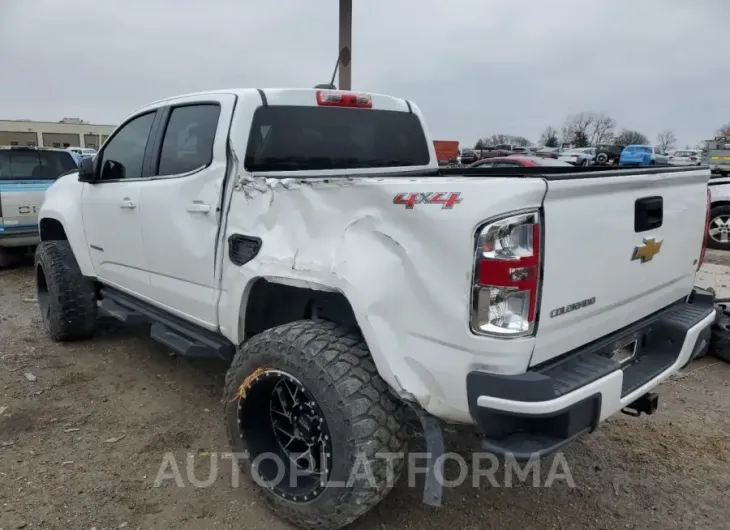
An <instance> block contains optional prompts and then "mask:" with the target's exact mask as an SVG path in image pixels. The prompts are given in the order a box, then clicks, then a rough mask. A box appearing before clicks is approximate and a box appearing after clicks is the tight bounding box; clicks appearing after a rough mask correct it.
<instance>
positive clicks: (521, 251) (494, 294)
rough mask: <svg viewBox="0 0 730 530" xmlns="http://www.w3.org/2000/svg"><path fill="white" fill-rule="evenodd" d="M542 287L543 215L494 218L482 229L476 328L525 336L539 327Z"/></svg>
mask: <svg viewBox="0 0 730 530" xmlns="http://www.w3.org/2000/svg"><path fill="white" fill-rule="evenodd" d="M539 285H540V213H539V212H538V211H533V212H524V213H520V214H514V215H510V216H509V217H504V218H502V219H497V220H494V221H490V222H488V223H487V224H485V225H484V226H482V227H481V228H480V229H479V231H478V232H477V248H476V263H475V274H474V285H473V294H472V313H471V329H472V332H474V333H476V334H480V335H492V336H498V337H520V336H524V335H530V334H532V333H533V332H534V330H535V321H536V315H537V295H538V288H539Z"/></svg>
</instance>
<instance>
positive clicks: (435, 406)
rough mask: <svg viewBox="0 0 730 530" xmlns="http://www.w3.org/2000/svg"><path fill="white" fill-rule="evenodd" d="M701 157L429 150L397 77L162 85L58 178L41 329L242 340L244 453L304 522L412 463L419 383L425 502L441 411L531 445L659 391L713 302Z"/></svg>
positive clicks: (338, 510)
mask: <svg viewBox="0 0 730 530" xmlns="http://www.w3.org/2000/svg"><path fill="white" fill-rule="evenodd" d="M709 176H710V173H709V170H707V169H706V168H699V169H691V168H658V169H657V168H645V169H619V170H617V169H612V168H562V167H554V168H517V169H509V168H494V169H472V170H461V171H459V170H453V171H439V170H438V167H437V160H436V155H435V153H434V150H433V142H432V141H431V138H430V136H429V134H428V132H427V129H426V126H425V123H424V119H423V116H422V115H421V113H420V111H419V110H418V108H417V107H416V105H414V104H413V103H411V102H409V101H406V100H403V99H398V98H394V97H388V96H383V95H376V94H357V93H351V92H338V91H329V90H307V89H297V90H283V89H276V90H273V89H272V90H260V89H245V90H226V91H216V92H206V93H200V94H193V95H188V96H181V97H175V98H170V99H166V100H164V101H158V102H156V103H153V104H151V105H149V106H146V107H144V108H141V109H139V110H138V111H136V112H135V113H134V114H133V115H132V116H130V117H129V118H128V119H127V120H126V121H125V122H124V123H123V124H122V125H121V126H119V128H118V129H117V130H116V131H115V132H114V133H113V135H112V136H111V137H110V138H109V140H108V141H107V142H106V144H105V145H104V146H103V147H102V149H101V150H100V151H99V154H98V155H97V156H96V157H95V158H94V159H93V161H92V159H86V160H85V161H84V162H83V163H82V166H81V168H80V170H79V171H78V172H77V173H73V174H70V175H67V176H64V177H62V178H61V179H59V180H58V181H57V182H56V183H55V184H54V185H53V186H52V187H51V188H50V189H49V190H48V191H47V192H46V197H45V202H44V204H43V206H42V209H41V211H40V235H41V239H42V243H41V245H40V246H39V248H38V251H37V255H36V262H35V274H36V278H37V288H38V302H39V306H40V309H41V313H42V317H43V321H44V323H45V325H46V327H47V329H48V331H49V333H50V335H51V337H52V338H53V340H57V341H68V340H76V339H85V338H89V337H91V336H92V335H93V333H94V330H95V327H96V325H97V316H98V315H101V314H104V315H107V316H109V315H111V316H113V317H116V318H118V319H119V320H121V321H123V322H126V323H129V324H134V325H141V326H148V327H149V330H150V334H151V336H152V337H153V338H154V339H156V340H158V341H160V342H162V343H163V344H165V345H166V346H168V347H169V348H170V349H171V350H173V351H174V352H177V353H179V354H183V355H195V356H211V357H221V358H224V359H229V360H232V364H231V366H230V369H229V372H228V376H227V379H226V388H225V396H224V402H225V424H226V427H227V430H228V435H229V438H230V443H231V445H232V447H233V450H234V451H235V452H237V453H242V454H246V455H248V456H247V457H246V458H242V459H241V461H240V462H241V466H242V467H243V469H244V470H245V472H246V473H245V475H246V476H247V477H249V478H251V479H252V480H255V481H256V483H257V484H258V485H259V486H260V490H261V491H262V492H263V494H264V495H265V496H266V497H267V498H268V499H269V500H270V501H271V502H272V504H273V506H274V509H275V510H276V512H277V513H278V514H279V515H281V516H282V517H284V518H286V519H287V520H289V521H291V522H293V523H294V524H296V525H299V526H302V527H306V528H322V529H324V528H340V527H342V526H345V525H347V524H349V523H350V522H352V521H354V520H355V519H356V518H358V517H359V516H361V515H363V514H364V513H365V512H367V511H368V510H369V509H370V508H372V507H373V506H374V505H375V504H377V503H378V502H379V501H380V500H381V499H382V498H383V497H384V496H385V495H386V493H387V492H388V491H389V490H390V489H391V487H392V485H393V475H395V476H397V474H398V473H399V472H400V471H401V470H402V468H403V460H400V459H399V460H397V461H396V462H395V463H394V462H393V460H392V459H390V458H389V457H388V455H387V453H391V454H398V453H403V452H404V451H405V450H406V442H407V436H406V430H405V423H404V413H405V412H406V410H407V409H408V408H411V409H412V410H414V411H416V413H417V414H418V415H419V417H420V418H421V422H422V424H423V427H424V429H425V434H426V437H425V438H426V440H427V444H428V450H429V451H430V452H432V454H433V456H434V459H435V460H436V462H432V466H431V468H430V472H429V473H430V474H429V475H428V476H427V477H426V488H425V494H424V498H425V500H426V501H427V502H429V503H431V504H438V502H439V498H440V497H439V495H440V489H439V488H438V484H437V483H438V476H439V475H438V473H437V471H438V467H439V465H440V463H439V461H438V459H436V457H437V456H438V454H439V453H441V452H443V451H444V448H443V439H442V437H441V429H440V426H441V425H442V424H443V422H446V423H452V424H474V425H476V426H477V427H478V428H479V430H480V431H481V434H482V436H483V440H484V442H483V443H484V447H485V448H486V449H488V450H490V451H492V452H494V453H496V454H501V455H505V454H509V455H513V456H515V457H517V458H522V459H525V458H530V457H531V456H532V455H540V456H541V455H546V454H549V453H551V452H553V451H555V450H557V449H558V448H559V447H561V446H563V445H564V444H566V443H568V442H570V441H572V440H574V439H576V438H577V437H579V436H581V435H583V434H585V433H588V432H590V431H592V430H594V429H595V428H596V427H597V425H598V424H599V423H600V422H601V421H602V420H604V419H606V418H607V417H609V416H611V415H612V414H614V413H616V412H618V411H622V410H623V411H625V412H629V413H633V414H640V413H642V412H645V413H652V412H654V411H655V409H656V407H657V397H656V394H653V393H652V390H653V389H654V388H655V387H656V386H657V385H658V384H659V383H660V382H661V381H663V380H664V379H666V378H667V377H668V376H669V375H670V374H672V373H674V372H676V371H677V370H679V369H680V368H681V367H682V366H684V365H685V364H686V363H688V362H689V361H690V360H691V359H692V358H693V357H694V356H696V355H698V354H700V353H701V352H702V350H704V349H706V348H707V342H708V336H709V333H710V325H711V323H712V322H713V319H714V309H713V306H712V297H711V295H710V294H708V293H705V292H703V291H701V290H697V289H695V288H694V282H695V273H696V271H697V269H698V268H699V266H700V265H701V262H702V259H703V254H704V238H703V235H704V234H706V233H707V231H706V226H707V213H708V209H707V204H708V197H707V182H708V180H709ZM364 463H365V464H367V470H366V471H363V469H362V465H363V464H364ZM355 467H358V469H357V470H353V468H355ZM353 471H355V474H354V475H353ZM389 475H390V476H389ZM353 476H354V477H355V478H354V479H353Z"/></svg>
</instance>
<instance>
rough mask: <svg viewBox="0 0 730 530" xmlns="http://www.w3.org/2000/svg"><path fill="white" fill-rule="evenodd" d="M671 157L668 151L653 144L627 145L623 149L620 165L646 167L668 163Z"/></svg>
mask: <svg viewBox="0 0 730 530" xmlns="http://www.w3.org/2000/svg"><path fill="white" fill-rule="evenodd" d="M668 162H669V157H668V156H667V154H666V153H662V152H661V150H660V149H659V148H657V147H655V146H653V145H627V146H626V147H625V148H624V150H623V151H621V157H620V158H619V161H618V165H619V166H623V167H630V166H634V167H638V166H641V167H645V166H654V165H666V164H667V163H668Z"/></svg>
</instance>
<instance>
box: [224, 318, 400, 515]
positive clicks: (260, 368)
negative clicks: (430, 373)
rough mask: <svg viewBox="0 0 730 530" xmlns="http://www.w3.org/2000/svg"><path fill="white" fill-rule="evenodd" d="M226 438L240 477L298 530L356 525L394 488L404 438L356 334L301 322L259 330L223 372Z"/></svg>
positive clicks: (392, 402)
mask: <svg viewBox="0 0 730 530" xmlns="http://www.w3.org/2000/svg"><path fill="white" fill-rule="evenodd" d="M225 403H226V405H225V418H226V426H227V431H228V438H229V442H230V444H231V447H232V448H233V450H234V451H235V452H236V453H239V454H241V453H243V454H247V458H244V459H241V460H239V464H240V465H241V468H242V470H243V472H244V476H245V477H247V478H248V479H251V480H253V481H254V483H255V484H257V485H258V486H260V488H261V490H262V491H263V494H264V495H265V496H266V498H267V499H268V501H269V502H270V503H271V505H272V507H273V509H274V511H275V512H276V513H277V514H278V515H279V516H281V517H282V518H284V519H286V520H288V521H289V522H291V523H293V524H294V525H296V526H299V527H302V528H321V529H336V528H342V527H343V526H345V525H348V524H350V523H351V522H353V521H354V520H355V519H357V518H358V517H360V516H362V515H363V514H365V513H366V512H367V511H368V510H370V509H371V508H372V507H373V506H375V505H376V504H377V503H379V502H380V501H381V500H382V499H383V498H384V497H385V495H386V494H387V493H388V492H389V491H390V490H391V489H392V487H393V485H394V483H395V480H396V479H397V477H398V476H399V474H400V472H401V470H402V465H403V459H402V454H401V455H400V456H401V458H397V459H395V460H387V459H385V458H383V456H384V455H388V458H390V457H392V456H393V455H397V454H400V453H402V452H403V451H404V449H405V445H406V441H407V436H406V428H405V421H404V417H403V416H404V411H403V405H402V404H401V403H400V402H398V401H397V400H396V399H395V398H394V397H393V396H392V395H391V394H390V392H389V390H388V387H387V385H386V383H385V382H384V381H383V380H382V379H381V378H380V376H379V375H378V373H377V370H376V368H375V365H374V363H373V361H372V359H371V357H370V354H369V353H368V351H367V349H366V345H365V343H364V341H363V339H362V337H361V336H360V335H359V334H356V333H350V332H348V331H347V330H345V329H343V328H341V327H339V326H337V325H335V324H333V323H329V322H316V321H310V320H306V321H298V322H293V323H290V324H285V325H282V326H279V327H276V328H273V329H270V330H267V331H264V332H263V333H261V334H259V335H256V336H255V337H253V338H252V339H251V340H249V341H248V342H247V343H246V344H245V345H244V346H242V348H241V349H240V350H239V352H238V354H237V355H236V357H235V358H234V360H233V363H232V365H231V368H230V369H229V371H228V375H227V377H226V391H225Z"/></svg>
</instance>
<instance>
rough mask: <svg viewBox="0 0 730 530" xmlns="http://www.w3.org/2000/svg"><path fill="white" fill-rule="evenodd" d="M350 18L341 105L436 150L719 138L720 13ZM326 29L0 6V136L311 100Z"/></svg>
mask: <svg viewBox="0 0 730 530" xmlns="http://www.w3.org/2000/svg"><path fill="white" fill-rule="evenodd" d="M353 18H354V22H353V34H354V36H353V63H352V64H353V88H354V89H361V90H364V91H372V92H381V93H386V94H392V95H396V96H401V97H405V98H408V99H411V100H413V101H415V102H416V103H418V104H419V106H420V107H421V109H422V110H423V111H424V112H425V114H426V117H427V119H428V121H429V124H430V128H431V132H432V134H433V135H434V136H435V137H437V138H440V139H458V140H461V141H462V142H465V143H469V144H472V143H473V142H474V141H475V140H476V139H477V138H478V137H480V136H488V135H491V134H494V133H504V134H515V135H524V136H527V137H528V138H531V139H532V140H535V141H536V140H537V139H538V138H539V136H540V133H541V132H542V130H543V129H544V128H545V127H546V126H548V125H553V126H555V127H557V128H559V127H560V125H561V124H562V122H563V121H564V118H565V116H566V115H568V114H571V113H576V112H580V111H596V112H603V113H606V114H609V115H610V116H612V117H613V118H615V119H616V121H617V122H618V123H619V126H620V127H629V128H635V129H638V130H640V131H642V132H644V133H645V134H647V135H648V136H649V137H650V138H654V137H655V136H656V134H657V132H658V131H660V130H661V129H665V128H672V129H674V130H675V132H676V135H677V137H678V138H679V141H680V143H681V144H682V146H684V144H686V143H692V144H694V143H696V142H698V141H699V140H702V139H705V138H708V137H709V136H711V135H712V134H713V133H714V131H715V129H717V128H718V127H720V125H722V124H724V123H727V122H730V107H728V103H727V102H728V100H730V54H729V53H728V46H729V43H730V37H729V36H728V27H729V26H728V21H729V20H730V0H694V1H690V0H612V1H611V2H607V1H601V0H523V1H522V2H515V1H514V0H473V1H466V0H449V1H448V2H446V1H436V0H390V1H386V0H355V7H354V17H353ZM337 21H338V18H337V0H306V1H304V0H268V1H263V0H144V1H142V0H0V96H2V97H0V119H18V118H28V119H35V120H47V121H56V120H59V119H61V118H62V117H64V116H68V117H79V118H82V119H84V120H87V121H90V122H95V123H112V124H114V123H118V122H119V121H121V120H122V119H123V118H124V116H125V115H126V114H128V113H130V112H131V111H132V110H134V109H135V108H136V107H138V106H140V105H142V104H145V103H147V102H150V101H153V100H155V99H158V98H161V97H164V96H168V95H175V94H180V93H185V92H191V91H197V90H202V89H212V88H229V87H274V86H276V87H279V86H295V87H302V86H305V87H310V86H313V85H314V84H316V83H320V82H326V81H327V80H328V78H329V76H330V75H331V71H332V68H333V63H334V62H335V60H336V54H337V24H338V22H337Z"/></svg>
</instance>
